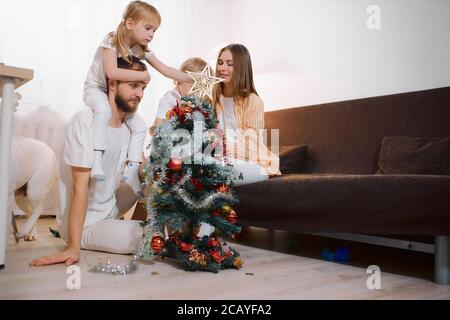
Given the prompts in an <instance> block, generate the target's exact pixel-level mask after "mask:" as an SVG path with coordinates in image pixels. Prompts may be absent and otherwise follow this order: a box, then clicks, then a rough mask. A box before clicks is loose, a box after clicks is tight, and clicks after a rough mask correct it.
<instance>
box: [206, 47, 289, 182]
mask: <svg viewBox="0 0 450 320" xmlns="http://www.w3.org/2000/svg"><path fill="white" fill-rule="evenodd" d="M216 75H217V76H218V77H220V78H222V79H224V81H223V82H221V83H219V84H217V85H216V86H215V87H214V94H213V104H214V105H215V106H216V112H217V117H218V120H219V128H220V129H221V130H223V131H224V134H225V142H226V146H225V148H224V149H225V152H226V154H225V155H226V156H227V158H228V162H229V163H231V164H233V165H234V168H235V169H236V170H237V171H238V172H241V173H242V175H243V180H237V181H236V185H242V184H248V183H253V182H258V181H263V180H267V179H268V178H269V176H274V175H279V174H281V173H280V170H279V158H278V156H277V155H275V154H273V153H272V152H271V151H270V150H269V149H268V148H267V147H266V146H265V144H264V141H263V136H262V133H263V130H264V104H263V101H262V100H261V98H260V97H259V96H258V93H257V92H256V89H255V86H254V84H253V71H252V62H251V58H250V53H249V51H248V50H247V48H246V47H245V46H243V45H241V44H230V45H228V46H226V47H224V48H223V49H222V50H220V52H219V56H218V59H217V67H216Z"/></svg>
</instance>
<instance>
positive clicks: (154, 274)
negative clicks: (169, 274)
mask: <svg viewBox="0 0 450 320" xmlns="http://www.w3.org/2000/svg"><path fill="white" fill-rule="evenodd" d="M158 274H159V272H156V271H153V272H152V273H151V275H152V276H157V275H158Z"/></svg>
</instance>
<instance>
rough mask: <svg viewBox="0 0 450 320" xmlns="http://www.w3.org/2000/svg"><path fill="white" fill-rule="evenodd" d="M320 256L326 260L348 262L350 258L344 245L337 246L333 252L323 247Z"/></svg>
mask: <svg viewBox="0 0 450 320" xmlns="http://www.w3.org/2000/svg"><path fill="white" fill-rule="evenodd" d="M320 256H321V257H322V258H323V259H325V260H327V261H336V262H348V261H349V260H350V252H349V250H348V248H345V247H338V248H336V251H335V252H332V251H331V250H330V249H328V248H326V249H323V250H322V251H321V252H320Z"/></svg>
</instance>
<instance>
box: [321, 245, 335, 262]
mask: <svg viewBox="0 0 450 320" xmlns="http://www.w3.org/2000/svg"><path fill="white" fill-rule="evenodd" d="M320 256H321V257H322V258H323V259H325V260H327V261H334V253H333V252H331V251H330V249H328V248H327V249H323V250H322V251H321V252H320Z"/></svg>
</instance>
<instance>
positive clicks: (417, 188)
mask: <svg viewBox="0 0 450 320" xmlns="http://www.w3.org/2000/svg"><path fill="white" fill-rule="evenodd" d="M234 189H235V192H236V195H237V197H238V199H239V201H240V203H239V205H238V206H237V207H236V212H237V213H238V216H239V223H241V224H243V225H250V226H255V227H261V228H270V229H279V230H288V231H289V230H290V231H296V232H356V233H358V232H359V233H373V234H421V235H432V234H450V201H449V200H448V195H449V194H450V176H438V175H333V174H321V175H312V174H311V175H310V174H290V175H282V176H279V177H275V178H271V179H269V180H267V181H262V182H257V183H252V184H248V185H242V186H238V187H235V188H234Z"/></svg>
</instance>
